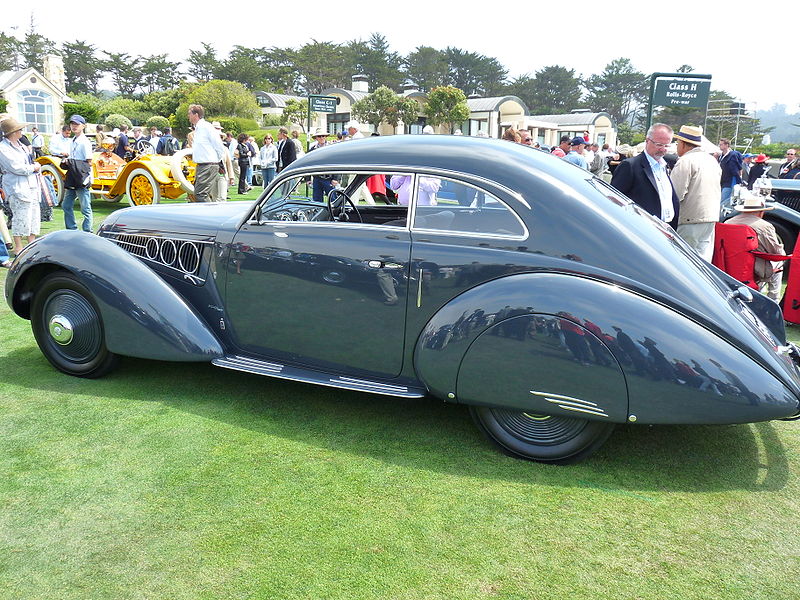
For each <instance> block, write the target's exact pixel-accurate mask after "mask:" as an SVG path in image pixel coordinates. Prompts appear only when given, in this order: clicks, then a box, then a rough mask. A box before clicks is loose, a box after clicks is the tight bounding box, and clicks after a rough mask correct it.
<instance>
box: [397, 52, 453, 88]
mask: <svg viewBox="0 0 800 600" xmlns="http://www.w3.org/2000/svg"><path fill="white" fill-rule="evenodd" d="M403 63H404V66H405V75H406V77H407V78H408V79H409V80H411V81H413V82H414V83H415V84H416V85H417V87H419V89H420V91H422V92H428V91H430V90H432V89H433V88H435V87H437V86H440V85H445V84H446V83H447V76H448V72H449V67H448V65H447V58H446V57H445V55H444V53H443V52H441V51H440V50H437V49H436V48H431V47H430V46H417V48H416V49H415V50H414V51H413V52H411V53H410V54H409V55H408V56H407V57H406V58H405V60H404V61H403Z"/></svg>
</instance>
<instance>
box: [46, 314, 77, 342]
mask: <svg viewBox="0 0 800 600" xmlns="http://www.w3.org/2000/svg"><path fill="white" fill-rule="evenodd" d="M48 327H49V331H50V337H51V338H53V340H54V341H55V342H56V344H60V345H61V346H66V345H67V344H69V343H70V342H71V341H72V323H70V321H69V319H67V318H66V317H65V316H64V315H53V316H52V317H51V318H50V323H49V325H48Z"/></svg>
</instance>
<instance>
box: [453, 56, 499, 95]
mask: <svg viewBox="0 0 800 600" xmlns="http://www.w3.org/2000/svg"><path fill="white" fill-rule="evenodd" d="M444 57H445V60H446V61H447V64H448V65H450V73H449V76H448V83H449V84H450V85H452V86H453V87H457V88H459V89H461V90H464V91H465V92H466V93H467V94H481V95H485V96H495V95H497V94H499V93H501V92H502V90H503V86H504V85H505V80H506V77H507V75H508V71H507V70H506V69H505V68H504V67H503V65H501V64H500V62H499V61H498V60H497V59H496V58H491V57H488V56H483V55H482V54H477V53H476V52H468V51H466V50H461V49H459V48H453V47H450V46H448V47H447V48H445V50H444Z"/></svg>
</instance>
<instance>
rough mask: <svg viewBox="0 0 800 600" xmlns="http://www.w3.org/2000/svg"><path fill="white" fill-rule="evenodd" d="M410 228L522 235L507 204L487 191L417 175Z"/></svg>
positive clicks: (512, 235)
mask: <svg viewBox="0 0 800 600" xmlns="http://www.w3.org/2000/svg"><path fill="white" fill-rule="evenodd" d="M418 181H419V183H418V187H417V207H416V211H415V213H414V224H413V229H425V230H429V231H430V230H433V231H448V232H453V233H465V234H477V235H491V236H501V237H513V238H522V237H525V235H526V232H525V226H524V225H523V224H522V221H521V219H520V218H519V216H518V215H517V214H516V213H515V212H514V211H513V210H511V208H509V206H508V205H507V204H506V203H505V202H503V201H502V200H500V199H499V198H497V197H496V196H494V195H493V194H490V193H489V192H486V191H484V190H481V189H479V188H476V187H474V186H472V185H468V184H465V183H462V182H459V181H453V180H451V179H439V178H434V177H426V176H419V177H418Z"/></svg>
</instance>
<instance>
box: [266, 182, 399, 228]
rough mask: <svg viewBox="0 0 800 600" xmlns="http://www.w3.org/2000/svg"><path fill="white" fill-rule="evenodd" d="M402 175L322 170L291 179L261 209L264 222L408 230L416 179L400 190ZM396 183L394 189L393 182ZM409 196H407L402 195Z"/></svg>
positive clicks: (273, 192)
mask: <svg viewBox="0 0 800 600" xmlns="http://www.w3.org/2000/svg"><path fill="white" fill-rule="evenodd" d="M401 177H402V176H401V175H397V174H395V175H394V177H392V174H391V173H368V172H367V173H364V172H361V173H348V172H335V173H334V172H326V171H320V172H315V173H307V174H304V175H299V176H297V177H293V178H292V179H288V180H286V181H284V182H283V183H281V184H280V185H279V186H278V187H277V188H275V189H274V190H273V191H272V193H271V194H270V197H269V198H267V199H266V202H264V203H263V204H262V206H261V210H260V213H259V215H258V216H259V217H260V220H261V221H313V222H316V223H347V224H350V225H353V224H365V225H385V226H392V227H407V217H408V205H407V201H406V203H405V204H403V203H402V202H400V201H401V199H402V198H407V197H408V195H410V190H413V182H414V176H413V175H412V176H409V177H408V180H409V181H408V182H406V183H405V185H404V186H403V188H402V190H400V191H398V190H399V188H400V183H401V180H400V178H401ZM392 181H394V184H395V188H398V189H393V188H392V185H391V182H392ZM404 193H405V194H406V195H405V196H404V195H403V194H404Z"/></svg>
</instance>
